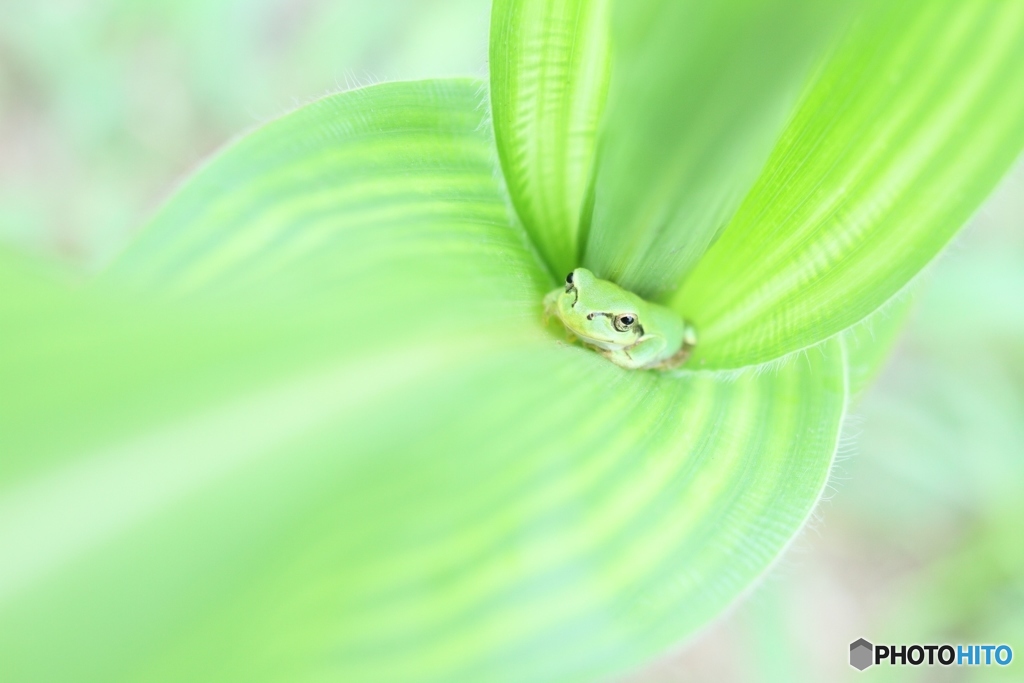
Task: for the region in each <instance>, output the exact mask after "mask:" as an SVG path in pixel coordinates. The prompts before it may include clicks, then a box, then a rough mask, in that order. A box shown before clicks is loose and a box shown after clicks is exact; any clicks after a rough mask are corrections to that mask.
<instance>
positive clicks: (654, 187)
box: [584, 0, 847, 298]
mask: <svg viewBox="0 0 1024 683" xmlns="http://www.w3.org/2000/svg"><path fill="white" fill-rule="evenodd" d="M846 7H847V3H845V2H834V3H820V2H808V1H807V0H783V1H781V2H780V1H778V0H728V1H727V2H703V1H700V0H684V1H679V0H631V1H630V2H621V3H618V4H617V5H616V7H615V13H614V24H613V25H614V29H613V33H612V39H613V44H614V54H615V56H614V66H613V69H612V81H611V90H610V93H609V96H608V109H607V114H606V118H605V120H604V123H603V125H602V129H601V136H600V146H599V148H600V161H599V163H598V168H597V177H596V189H595V193H594V197H595V203H594V210H593V222H592V223H591V225H590V231H589V237H588V239H587V241H586V244H585V247H586V250H585V253H584V264H585V265H587V266H588V267H590V268H591V269H593V270H594V271H595V272H596V273H598V274H599V275H600V276H602V277H605V278H607V279H611V280H614V281H615V282H617V283H618V284H620V285H622V286H624V287H626V288H628V289H630V290H632V291H635V292H637V293H639V294H641V295H643V296H646V297H648V298H659V297H662V296H666V295H668V294H670V293H672V292H673V291H675V289H676V288H677V287H678V286H679V284H680V282H681V281H682V278H683V277H684V276H685V275H686V273H688V272H689V271H690V270H691V269H692V268H693V266H694V265H695V264H696V263H697V261H698V260H699V259H700V257H701V255H702V254H703V253H704V251H705V250H706V249H707V247H708V245H709V244H710V243H711V242H712V241H713V240H714V238H715V236H716V235H717V234H718V232H719V230H720V229H721V228H722V227H723V226H724V225H725V224H726V223H727V222H728V220H729V218H730V217H731V216H732V214H733V213H735V211H736V208H737V207H738V206H739V203H740V201H741V200H742V199H743V196H744V195H745V194H746V192H747V191H748V190H749V188H750V187H751V185H753V183H754V181H755V180H756V179H757V176H758V173H759V172H760V171H761V169H762V168H763V166H764V163H765V161H766V160H767V158H768V155H769V154H770V153H771V151H772V147H773V146H774V144H775V142H776V140H777V139H778V137H779V134H780V133H781V131H782V129H783V127H784V126H785V124H786V121H787V118H788V117H789V115H790V113H791V111H792V109H793V105H794V104H795V102H796V99H797V97H798V95H799V94H800V90H801V87H802V86H803V84H804V81H805V78H806V75H807V71H808V69H809V68H810V67H811V66H812V65H813V64H814V58H815V57H816V56H817V55H818V54H819V52H820V51H821V49H822V48H823V46H824V45H826V44H827V39H828V37H829V36H830V34H831V32H832V30H833V29H834V27H835V24H836V19H837V15H839V14H842V13H843V12H844V10H845V8H846Z"/></svg>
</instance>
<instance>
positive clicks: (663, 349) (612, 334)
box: [544, 268, 697, 370]
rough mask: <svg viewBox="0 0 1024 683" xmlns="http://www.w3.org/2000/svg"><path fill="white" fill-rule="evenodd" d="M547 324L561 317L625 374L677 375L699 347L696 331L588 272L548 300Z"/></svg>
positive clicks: (578, 271)
mask: <svg viewBox="0 0 1024 683" xmlns="http://www.w3.org/2000/svg"><path fill="white" fill-rule="evenodd" d="M544 315H545V320H546V319H547V318H548V317H549V316H551V315H557V316H558V319H559V320H561V321H562V324H563V325H565V327H566V329H567V330H569V331H570V332H572V333H573V334H574V335H576V336H577V337H579V339H580V340H582V341H583V343H584V344H587V345H588V346H592V347H594V348H595V349H596V350H597V351H598V352H599V353H600V354H601V355H603V356H604V357H605V358H607V359H608V360H610V361H611V362H613V363H615V364H616V365H621V366H622V367H624V368H630V369H663V370H664V369H672V368H675V367H678V366H679V365H681V364H683V363H684V362H685V361H686V359H687V358H688V357H689V356H690V352H691V351H692V350H693V347H694V345H695V344H696V343H697V332H696V330H695V329H694V328H693V326H692V325H690V324H688V323H687V322H686V321H684V320H683V319H682V318H680V317H679V316H678V315H676V314H675V312H674V311H672V310H671V309H669V308H666V307H665V306H660V305H658V304H654V303H651V302H649V301H645V300H643V299H641V298H640V297H638V296H637V295H636V294H633V293H632V292H628V291H626V290H625V289H623V288H622V287H619V286H618V285H616V284H615V283H613V282H608V281H607V280H601V279H600V278H598V277H596V276H595V275H594V274H593V273H591V272H590V271H589V270H587V269H586V268H577V269H576V270H574V271H572V272H571V273H569V274H568V275H567V276H566V278H565V287H564V288H559V289H556V290H554V291H552V292H550V293H548V295H547V296H546V297H544Z"/></svg>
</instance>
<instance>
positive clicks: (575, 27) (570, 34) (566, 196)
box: [490, 0, 611, 274]
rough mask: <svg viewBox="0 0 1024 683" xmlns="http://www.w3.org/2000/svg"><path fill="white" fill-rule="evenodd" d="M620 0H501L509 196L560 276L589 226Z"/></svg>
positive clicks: (498, 33)
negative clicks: (583, 225)
mask: <svg viewBox="0 0 1024 683" xmlns="http://www.w3.org/2000/svg"><path fill="white" fill-rule="evenodd" d="M610 8H611V2H610V0H496V2H494V5H493V7H492V9H491V48H490V70H491V82H490V90H491V110H492V116H493V120H494V135H495V138H496V140H497V143H498V152H499V154H500V156H501V165H502V169H503V170H504V172H505V179H506V182H507V183H508V188H509V193H510V194H511V196H512V201H513V203H514V204H515V207H516V211H517V212H518V214H519V218H520V219H521V220H522V222H523V225H525V226H526V229H527V231H528V232H529V233H530V236H531V237H532V238H533V240H534V243H535V244H536V245H537V248H538V249H539V250H540V252H541V253H542V254H543V255H544V258H545V259H546V261H547V263H548V265H549V266H550V267H551V268H552V269H553V270H554V272H555V273H559V274H564V273H566V272H568V271H569V270H571V269H572V268H575V267H576V266H577V265H579V247H580V245H579V229H580V217H581V212H582V211H583V207H584V203H585V196H586V193H587V190H588V186H589V183H590V179H591V174H592V170H593V169H592V167H593V162H594V144H595V142H594V141H595V137H596V134H597V125H598V120H599V118H600V115H601V111H602V110H603V108H604V100H605V97H606V92H607V86H608V74H609V71H610V50H609V44H608V43H609V35H608V34H609V24H608V22H609V14H610Z"/></svg>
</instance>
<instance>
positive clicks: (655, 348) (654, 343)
mask: <svg viewBox="0 0 1024 683" xmlns="http://www.w3.org/2000/svg"><path fill="white" fill-rule="evenodd" d="M619 353H620V354H621V355H622V358H621V359H620V360H615V359H612V360H614V362H616V363H618V364H619V365H621V366H622V367H624V368H632V369H642V368H654V367H657V366H658V365H659V363H660V362H661V361H662V360H664V358H663V356H664V353H665V338H664V337H662V336H661V335H660V334H658V335H653V334H652V335H647V336H644V337H641V338H640V339H639V340H638V341H637V342H636V343H635V344H633V345H631V346H627V347H626V348H624V349H622V351H621V352H619ZM623 361H624V362H623Z"/></svg>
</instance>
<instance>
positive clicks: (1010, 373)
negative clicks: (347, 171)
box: [0, 0, 1024, 683]
mask: <svg viewBox="0 0 1024 683" xmlns="http://www.w3.org/2000/svg"><path fill="white" fill-rule="evenodd" d="M488 7H489V1H488V0H372V1H367V0H293V1H291V2H288V1H285V0H175V1H172V0H152V1H149V2H130V1H128V0H92V1H89V0H46V2H30V1H28V0H21V1H18V0H0V240H3V241H4V242H7V243H13V244H15V245H19V246H20V247H22V248H23V249H25V250H28V251H33V252H36V253H40V254H43V255H45V256H48V257H50V256H52V257H54V258H57V259H59V260H61V261H64V262H66V263H68V264H70V265H72V266H73V267H76V268H82V269H86V270H95V269H97V268H99V267H101V266H102V264H103V263H105V262H106V261H108V260H109V259H110V258H111V257H112V255H113V254H115V253H116V251H117V249H118V248H119V246H120V245H122V244H123V243H124V242H125V240H126V239H128V238H129V236H130V235H131V233H132V231H133V230H135V229H137V228H138V227H139V226H140V225H141V224H142V223H143V222H144V220H145V218H146V216H147V215H148V214H149V213H150V212H151V211H152V210H153V208H154V207H155V206H156V205H157V204H158V203H159V201H160V200H161V198H163V197H165V196H167V195H168V194H169V193H170V192H171V191H172V190H173V188H174V186H175V184H176V182H178V181H179V180H180V179H181V178H182V177H183V175H184V174H185V173H187V172H188V170H189V169H191V168H194V167H195V166H196V165H197V164H199V163H201V161H202V159H203V158H204V157H206V156H207V155H209V154H210V153H212V152H213V151H215V150H216V149H217V148H218V147H219V146H221V145H223V144H224V143H225V142H227V141H228V140H230V139H231V138H232V137H233V136H236V135H238V134H240V133H242V132H244V131H245V130H246V129H249V128H251V127H253V126H255V125H257V124H259V123H260V122H262V121H265V120H267V119H270V118H273V117H275V116H277V115H279V114H281V113H284V112H285V111H287V110H289V109H291V108H293V107H294V106H296V105H298V104H301V103H303V102H306V101H309V100H310V99H313V98H315V97H317V96H319V95H322V94H324V93H326V92H331V91H336V90H339V89H344V88H346V87H350V86H352V85H360V84H365V83H369V82H375V81H379V80H391V79H398V78H419V77H425V76H444V75H454V74H472V75H480V76H483V75H485V74H486V44H487V21H488ZM915 291H916V297H917V299H918V301H917V303H916V305H915V307H914V309H913V310H912V312H911V315H910V321H909V323H908V325H907V328H906V330H905V331H904V333H903V334H902V336H901V337H900V340H899V342H898V345H897V348H896V351H895V353H894V355H893V356H892V358H891V360H890V362H889V363H888V365H887V366H886V368H885V370H884V372H883V373H882V376H881V377H880V378H879V380H878V382H877V383H876V385H875V386H874V387H873V388H872V389H871V390H870V391H868V392H867V394H866V395H865V396H863V397H861V398H860V399H859V400H858V401H857V402H856V403H855V405H854V408H853V417H852V419H851V420H850V424H849V425H848V428H847V430H846V434H847V438H846V444H847V445H846V448H845V450H844V456H843V458H842V461H841V462H840V463H839V464H838V466H837V468H836V472H835V477H834V479H833V482H832V486H831V488H830V491H829V498H830V500H828V501H827V502H825V503H824V504H823V505H822V506H821V507H820V508H819V510H818V513H817V517H818V519H817V521H816V522H815V523H814V524H813V525H812V527H811V528H810V529H809V530H807V531H806V532H805V533H804V534H803V535H802V536H801V537H800V538H798V539H797V541H796V542H795V543H794V547H793V548H792V549H791V550H790V551H789V552H788V553H787V555H786V556H785V557H784V558H783V559H782V561H781V562H780V563H779V565H778V566H777V567H776V568H775V569H774V570H773V571H772V572H771V574H770V575H769V576H768V577H767V578H766V580H765V582H764V583H763V584H762V585H761V586H760V587H759V588H758V589H757V590H756V591H755V592H754V593H753V594H752V595H751V596H750V597H749V598H748V599H747V600H745V601H744V602H743V603H741V604H740V605H738V606H737V607H736V608H735V609H733V610H732V611H731V612H730V613H729V614H727V615H725V616H723V617H722V618H721V619H720V620H719V621H718V622H716V623H715V624H714V625H712V626H711V627H710V628H709V629H707V630H706V631H705V632H704V633H703V634H701V635H700V636H698V637H697V638H695V639H693V640H692V641H690V642H689V643H687V644H686V645H685V646H684V647H681V648H680V650H679V651H678V652H676V653H673V654H672V655H671V656H669V657H666V658H665V659H664V660H663V661H661V662H658V663H656V664H655V665H653V666H652V667H650V668H649V669H648V670H646V671H644V672H642V673H641V674H639V675H638V676H636V677H635V678H634V679H631V680H634V681H636V682H637V683H639V682H640V681H646V682H651V683H653V682H668V681H716V682H729V681H737V682H739V681H743V682H748V681H749V682H757V681H841V680H858V677H860V676H871V677H873V678H874V679H885V680H919V681H933V680H934V681H955V680H972V681H973V680H978V681H987V680H1024V674H1021V673H1020V672H1021V671H1024V458H1022V455H1024V167H1021V166H1019V167H1018V169H1017V170H1016V171H1015V172H1014V173H1013V174H1012V175H1011V176H1010V177H1009V178H1007V180H1006V181H1005V182H1004V183H1003V185H1002V187H1001V189H1000V190H999V191H998V192H997V194H996V195H995V196H994V197H993V199H992V200H991V201H990V202H989V203H988V204H987V205H986V207H985V208H984V209H983V210H982V211H981V212H980V213H979V215H978V216H977V217H976V218H975V219H974V221H972V224H971V226H970V227H969V228H968V229H967V230H965V232H964V233H963V235H962V236H961V237H960V238H959V239H958V240H957V242H956V243H955V244H954V245H953V247H951V249H950V250H948V252H947V253H946V254H945V255H944V257H943V258H942V259H941V260H940V261H939V262H938V263H937V264H936V265H935V266H934V267H933V268H931V269H930V270H929V271H928V272H926V273H925V274H924V276H923V277H922V278H921V280H920V282H918V283H917V285H916V287H915ZM862 636H863V637H866V638H868V639H869V640H871V641H873V642H895V643H914V642H925V643H927V642H952V643H958V642H978V643H1009V644H1010V645H1012V646H1014V648H1015V661H1014V663H1013V665H1012V666H1011V667H1008V668H1006V669H1000V668H997V667H987V668H986V667H974V668H970V667H949V668H941V669H940V668H938V667H936V668H931V669H929V668H928V667H919V668H916V669H915V668H913V667H902V668H896V669H893V670H888V669H887V668H885V667H883V668H882V669H878V668H875V669H871V670H869V671H868V672H867V673H863V674H862V673H858V672H856V671H854V670H852V669H851V668H849V666H848V665H847V663H846V658H847V648H848V644H849V642H850V641H852V640H855V639H856V638H858V637H862Z"/></svg>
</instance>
